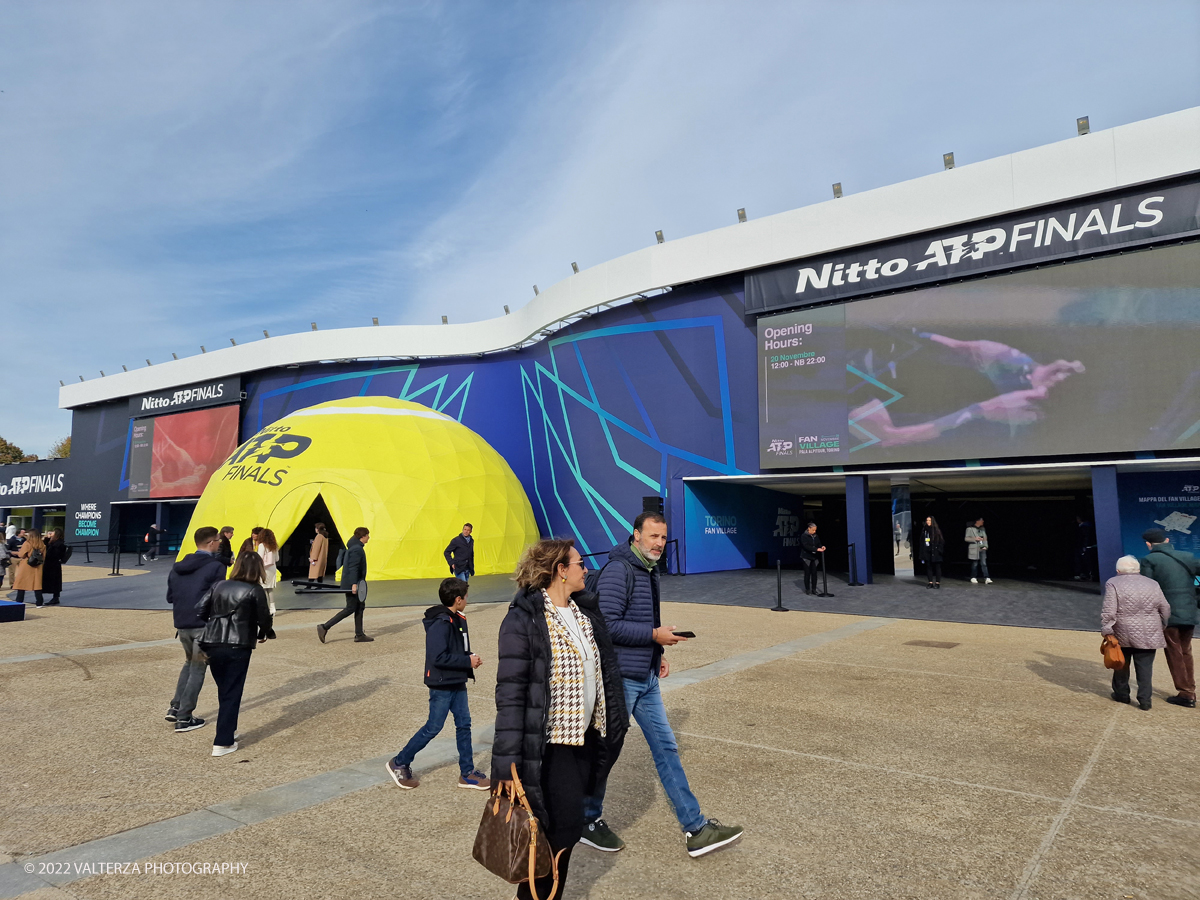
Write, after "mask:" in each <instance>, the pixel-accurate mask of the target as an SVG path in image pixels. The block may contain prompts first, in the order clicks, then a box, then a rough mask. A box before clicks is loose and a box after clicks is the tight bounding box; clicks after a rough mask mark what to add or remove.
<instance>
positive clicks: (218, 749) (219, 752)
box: [213, 741, 237, 756]
mask: <svg viewBox="0 0 1200 900" xmlns="http://www.w3.org/2000/svg"><path fill="white" fill-rule="evenodd" d="M236 750H237V741H234V742H233V743H232V744H230V745H229V746H228V747H222V746H221V745H220V744H213V756H228V755H229V754H230V753H233V752H235V751H236Z"/></svg>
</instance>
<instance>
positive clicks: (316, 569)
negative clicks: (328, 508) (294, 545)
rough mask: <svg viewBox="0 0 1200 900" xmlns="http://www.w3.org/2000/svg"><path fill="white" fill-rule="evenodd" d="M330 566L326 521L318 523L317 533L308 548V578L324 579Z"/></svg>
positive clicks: (310, 579)
mask: <svg viewBox="0 0 1200 900" xmlns="http://www.w3.org/2000/svg"><path fill="white" fill-rule="evenodd" d="M328 566H329V531H328V530H326V528H325V523H324V522H318V523H317V535H316V537H314V538H313V539H312V543H311V544H310V545H309V548H308V580H309V581H324V580H325V569H326V568H328Z"/></svg>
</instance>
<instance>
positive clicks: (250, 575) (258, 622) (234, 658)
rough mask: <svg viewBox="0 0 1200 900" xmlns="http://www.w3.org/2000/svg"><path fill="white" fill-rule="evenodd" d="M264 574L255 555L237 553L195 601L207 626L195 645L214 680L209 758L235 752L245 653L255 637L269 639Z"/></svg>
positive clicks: (247, 655)
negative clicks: (215, 706) (225, 574)
mask: <svg viewBox="0 0 1200 900" xmlns="http://www.w3.org/2000/svg"><path fill="white" fill-rule="evenodd" d="M265 577H266V572H265V570H264V568H263V564H262V557H260V556H259V555H258V554H257V553H254V552H248V553H242V554H240V555H239V556H238V558H237V559H236V560H235V561H234V563H233V569H232V570H231V571H230V573H229V580H228V581H218V582H217V583H216V584H214V585H213V586H212V587H211V588H209V589H208V592H207V593H206V594H205V595H204V597H203V598H201V600H200V618H201V619H203V620H204V621H205V622H206V623H207V624H206V625H205V626H204V633H203V634H202V635H201V636H200V649H202V650H203V651H204V652H205V654H206V655H207V656H208V668H209V670H210V671H211V672H212V676H213V681H215V682H216V683H217V698H218V700H219V701H220V708H219V710H218V712H217V733H216V735H214V737H213V749H212V755H213V756H225V755H226V754H229V753H233V752H234V751H235V750H237V748H238V745H237V722H238V712H239V711H240V710H241V706H242V690H243V689H244V688H245V687H246V672H247V671H248V670H249V668H250V654H251V653H252V652H253V651H254V645H255V642H256V641H257V642H258V643H260V644H261V643H262V642H263V641H265V640H266V639H267V638H268V637H271V636H272V635H271V611H270V609H269V608H268V606H267V594H266V592H265V591H264V590H263V588H262V583H263V579H264V578H265Z"/></svg>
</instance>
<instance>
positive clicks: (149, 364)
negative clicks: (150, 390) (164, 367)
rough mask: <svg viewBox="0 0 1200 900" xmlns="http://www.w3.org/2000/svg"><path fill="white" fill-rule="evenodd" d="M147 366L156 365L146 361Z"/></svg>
mask: <svg viewBox="0 0 1200 900" xmlns="http://www.w3.org/2000/svg"><path fill="white" fill-rule="evenodd" d="M146 365H148V366H152V365H154V363H152V362H150V360H146Z"/></svg>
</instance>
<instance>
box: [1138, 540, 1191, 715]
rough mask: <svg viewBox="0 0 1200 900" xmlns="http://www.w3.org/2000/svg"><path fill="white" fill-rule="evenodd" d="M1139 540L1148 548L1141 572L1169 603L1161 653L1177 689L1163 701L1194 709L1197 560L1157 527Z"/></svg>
mask: <svg viewBox="0 0 1200 900" xmlns="http://www.w3.org/2000/svg"><path fill="white" fill-rule="evenodd" d="M1142 540H1143V541H1145V542H1146V548H1147V549H1148V550H1149V551H1150V552H1149V553H1148V554H1147V555H1146V556H1145V557H1143V558H1142V563H1141V570H1142V574H1143V575H1145V576H1146V577H1148V578H1153V579H1154V580H1155V581H1157V582H1158V585H1159V587H1161V588H1162V592H1163V594H1164V596H1166V598H1167V602H1168V603H1170V604H1171V617H1170V619H1169V620H1168V621H1167V627H1166V628H1164V629H1163V639H1164V640H1165V641H1166V642H1167V646H1166V648H1165V650H1164V653H1165V654H1166V657H1167V668H1168V669H1170V670H1171V679H1172V680H1173V681H1174V682H1175V690H1176V691H1177V692H1178V693H1177V694H1176V696H1174V697H1168V698H1167V702H1168V703H1173V704H1175V705H1176V706H1186V707H1187V708H1189V709H1195V707H1196V669H1195V665H1194V664H1193V662H1192V633H1193V632H1194V631H1195V630H1196V620H1197V615H1196V576H1197V575H1198V574H1200V562H1197V560H1196V557H1194V556H1192V554H1190V553H1185V552H1183V551H1182V550H1176V549H1175V548H1174V547H1172V546H1171V539H1170V538H1168V537H1167V533H1166V532H1165V531H1163V530H1162V529H1161V528H1151V529H1150V530H1149V531H1147V532H1145V533H1144V534H1143V535H1142Z"/></svg>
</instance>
